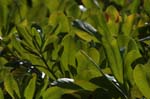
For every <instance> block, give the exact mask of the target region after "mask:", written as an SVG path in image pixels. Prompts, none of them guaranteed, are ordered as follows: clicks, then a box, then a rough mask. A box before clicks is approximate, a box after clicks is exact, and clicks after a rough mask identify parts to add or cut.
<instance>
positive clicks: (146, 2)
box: [143, 0, 150, 15]
mask: <svg viewBox="0 0 150 99" xmlns="http://www.w3.org/2000/svg"><path fill="white" fill-rule="evenodd" d="M143 2H144V9H145V10H146V12H147V13H148V14H149V15H150V7H149V4H150V0H144V1H143Z"/></svg>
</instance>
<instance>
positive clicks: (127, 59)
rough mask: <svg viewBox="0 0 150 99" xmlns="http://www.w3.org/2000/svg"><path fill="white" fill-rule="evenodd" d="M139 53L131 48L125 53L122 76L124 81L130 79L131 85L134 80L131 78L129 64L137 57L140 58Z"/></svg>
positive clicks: (131, 70)
mask: <svg viewBox="0 0 150 99" xmlns="http://www.w3.org/2000/svg"><path fill="white" fill-rule="evenodd" d="M140 57H141V55H140V53H139V52H138V51H137V50H131V51H130V52H128V53H127V55H126V57H125V60H124V61H125V62H124V76H125V79H126V81H130V84H131V85H134V80H133V76H132V75H133V69H132V66H131V64H132V63H133V62H134V61H135V60H136V59H138V58H140Z"/></svg>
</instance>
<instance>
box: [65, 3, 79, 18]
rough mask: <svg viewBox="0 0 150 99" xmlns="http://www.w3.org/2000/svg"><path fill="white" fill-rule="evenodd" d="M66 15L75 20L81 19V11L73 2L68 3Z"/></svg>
mask: <svg viewBox="0 0 150 99" xmlns="http://www.w3.org/2000/svg"><path fill="white" fill-rule="evenodd" d="M66 13H67V16H70V17H74V18H79V17H80V15H81V11H80V9H79V7H78V5H77V3H75V2H73V1H70V2H68V5H67V8H66Z"/></svg>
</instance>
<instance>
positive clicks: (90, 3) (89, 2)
mask: <svg viewBox="0 0 150 99" xmlns="http://www.w3.org/2000/svg"><path fill="white" fill-rule="evenodd" d="M82 2H83V4H84V5H85V7H86V8H93V7H96V4H95V2H94V0H82Z"/></svg>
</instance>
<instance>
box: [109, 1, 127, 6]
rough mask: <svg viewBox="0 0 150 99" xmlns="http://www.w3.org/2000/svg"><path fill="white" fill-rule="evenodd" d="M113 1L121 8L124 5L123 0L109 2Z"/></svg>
mask: <svg viewBox="0 0 150 99" xmlns="http://www.w3.org/2000/svg"><path fill="white" fill-rule="evenodd" d="M111 1H114V2H115V3H116V4H118V5H121V6H123V5H124V3H125V0H111Z"/></svg>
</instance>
